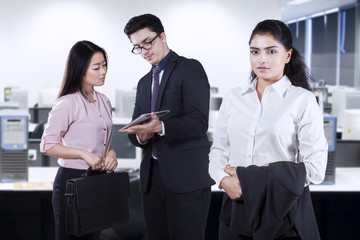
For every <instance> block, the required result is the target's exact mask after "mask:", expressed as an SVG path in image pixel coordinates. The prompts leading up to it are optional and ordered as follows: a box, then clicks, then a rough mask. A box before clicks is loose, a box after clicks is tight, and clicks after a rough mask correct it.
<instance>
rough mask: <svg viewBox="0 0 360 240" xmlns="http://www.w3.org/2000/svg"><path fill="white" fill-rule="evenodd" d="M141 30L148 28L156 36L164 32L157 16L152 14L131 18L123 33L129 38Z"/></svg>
mask: <svg viewBox="0 0 360 240" xmlns="http://www.w3.org/2000/svg"><path fill="white" fill-rule="evenodd" d="M143 28H149V29H150V30H151V31H152V32H155V33H156V34H157V35H160V34H161V33H163V32H164V27H163V25H162V23H161V21H160V19H159V18H158V17H157V16H155V15H152V14H143V15H140V16H136V17H133V18H131V19H130V20H129V22H128V23H127V24H126V26H125V28H124V33H125V34H126V35H127V36H128V38H130V35H131V34H133V33H135V32H137V31H139V30H141V29H143Z"/></svg>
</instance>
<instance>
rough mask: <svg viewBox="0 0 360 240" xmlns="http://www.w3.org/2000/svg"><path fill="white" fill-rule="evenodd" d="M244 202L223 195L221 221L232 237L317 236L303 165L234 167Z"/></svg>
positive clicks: (316, 238)
mask: <svg viewBox="0 0 360 240" xmlns="http://www.w3.org/2000/svg"><path fill="white" fill-rule="evenodd" d="M236 172H237V175H238V178H239V181H240V184H241V188H242V192H243V201H239V200H238V201H233V200H230V199H229V198H228V197H227V195H226V194H225V198H224V204H223V209H222V213H221V214H220V219H221V221H223V222H224V223H225V224H227V225H228V226H230V229H231V231H232V232H233V233H237V234H241V235H244V236H249V237H253V239H254V240H271V239H278V238H280V237H281V236H286V235H287V234H288V233H289V232H290V231H291V230H293V229H296V232H297V233H298V234H299V236H300V238H301V239H302V240H319V239H320V235H319V231H318V227H317V222H316V219H315V214H314V210H313V206H312V201H311V196H310V191H309V187H305V188H304V184H305V176H306V170H305V166H304V164H303V163H293V162H275V163H271V164H270V165H269V167H257V166H249V167H246V168H244V167H237V171H236Z"/></svg>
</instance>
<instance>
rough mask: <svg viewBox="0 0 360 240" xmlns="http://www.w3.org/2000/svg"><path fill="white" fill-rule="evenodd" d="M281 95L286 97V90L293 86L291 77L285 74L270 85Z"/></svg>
mask: <svg viewBox="0 0 360 240" xmlns="http://www.w3.org/2000/svg"><path fill="white" fill-rule="evenodd" d="M270 86H271V87H272V88H273V89H274V90H275V92H277V93H278V94H279V95H280V96H282V97H285V93H286V90H287V89H288V88H289V87H290V86H291V82H290V80H289V78H288V77H287V76H286V75H284V76H283V77H282V78H281V79H280V80H279V81H277V82H276V83H274V84H272V85H270Z"/></svg>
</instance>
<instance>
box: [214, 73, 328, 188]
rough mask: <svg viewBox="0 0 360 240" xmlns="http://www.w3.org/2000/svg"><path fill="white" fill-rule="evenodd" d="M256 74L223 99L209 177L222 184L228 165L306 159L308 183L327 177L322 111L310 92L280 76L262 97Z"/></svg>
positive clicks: (300, 160) (266, 163)
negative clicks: (247, 84)
mask: <svg viewBox="0 0 360 240" xmlns="http://www.w3.org/2000/svg"><path fill="white" fill-rule="evenodd" d="M256 84H257V79H255V80H254V81H252V83H250V84H249V86H248V87H246V88H236V89H233V90H232V91H230V92H229V93H228V94H227V96H226V97H225V98H224V100H223V102H222V104H221V107H220V110H219V118H218V122H217V126H216V128H215V132H214V139H213V145H212V147H211V151H210V154H209V157H210V166H209V171H210V175H211V177H212V178H213V179H214V180H215V181H216V183H217V185H218V186H220V182H221V180H222V179H223V178H224V177H225V176H228V174H226V173H225V172H224V168H225V166H226V165H228V164H230V166H235V167H236V166H243V167H247V166H249V165H256V166H268V165H269V163H272V162H278V161H289V162H304V164H305V168H306V184H309V183H310V182H311V183H315V184H318V183H321V182H322V181H323V179H324V177H325V170H326V165H327V152H328V145H327V141H326V138H325V135H324V127H323V121H324V119H323V115H322V112H321V110H320V107H319V106H318V104H317V102H316V99H315V96H314V94H313V93H311V92H310V91H307V90H305V89H304V88H301V87H296V86H293V85H292V84H291V82H290V80H289V79H288V78H287V77H286V76H284V77H283V78H282V79H280V80H279V81H277V82H276V83H274V84H272V85H269V86H267V87H266V88H265V91H264V93H263V96H262V100H261V102H260V100H259V98H258V96H257V92H256Z"/></svg>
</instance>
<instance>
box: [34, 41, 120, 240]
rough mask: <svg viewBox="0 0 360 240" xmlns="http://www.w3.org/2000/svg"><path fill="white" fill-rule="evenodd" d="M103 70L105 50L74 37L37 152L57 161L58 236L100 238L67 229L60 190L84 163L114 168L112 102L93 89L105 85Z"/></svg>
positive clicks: (95, 167) (55, 206) (79, 172)
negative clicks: (57, 93)
mask: <svg viewBox="0 0 360 240" xmlns="http://www.w3.org/2000/svg"><path fill="white" fill-rule="evenodd" d="M106 72H107V54H106V52H105V50H104V49H102V48H100V47H99V46H97V45H95V44H94V43H92V42H89V41H79V42H77V43H76V44H75V45H74V46H73V47H72V48H71V50H70V53H69V56H68V60H67V64H66V69H65V73H64V78H63V82H62V85H61V88H60V92H59V96H58V98H57V100H56V101H55V103H54V105H53V107H52V110H51V111H50V113H49V118H48V124H47V126H46V128H45V131H44V134H43V136H42V139H41V143H40V150H41V152H43V153H44V154H46V155H49V156H53V157H57V158H58V163H59V165H60V167H59V170H58V172H57V175H56V177H55V180H54V187H53V197H52V203H53V209H54V217H55V235H56V237H55V239H57V240H63V239H99V236H100V232H96V233H94V234H91V235H88V236H84V237H81V238H79V237H75V236H71V235H68V234H67V233H66V215H65V213H66V210H65V207H66V204H65V196H64V194H65V187H66V181H67V180H68V179H71V178H77V177H80V176H81V175H82V174H83V173H84V172H85V170H86V169H87V168H89V166H90V167H91V168H92V169H93V170H100V171H106V170H109V171H112V170H114V169H115V168H116V166H117V159H116V153H115V151H114V150H113V149H112V145H111V136H112V118H111V117H112V109H111V103H110V101H109V99H108V98H107V97H106V96H105V95H103V94H101V93H99V92H97V91H95V90H94V87H95V86H102V85H103V84H104V82H105V76H106ZM94 221H96V219H94Z"/></svg>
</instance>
